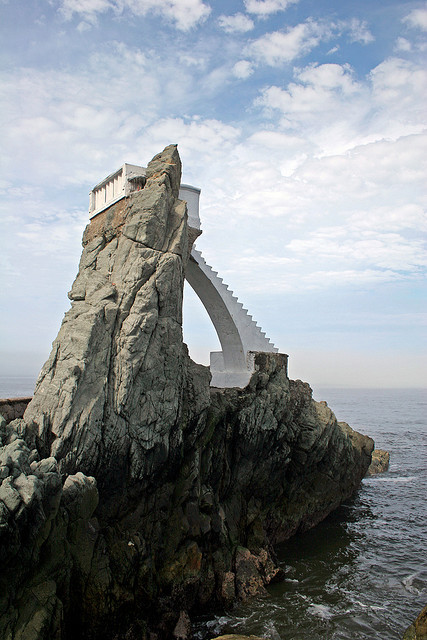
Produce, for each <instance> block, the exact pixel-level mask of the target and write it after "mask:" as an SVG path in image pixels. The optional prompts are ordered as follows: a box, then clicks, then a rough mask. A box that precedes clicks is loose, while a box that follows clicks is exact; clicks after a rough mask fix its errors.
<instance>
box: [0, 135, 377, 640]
mask: <svg viewBox="0 0 427 640" xmlns="http://www.w3.org/2000/svg"><path fill="white" fill-rule="evenodd" d="M180 175H181V163H180V159H179V155H178V152H177V149H176V147H175V146H170V147H167V148H166V149H165V150H164V151H163V152H162V153H161V154H159V155H158V156H156V157H155V158H154V159H153V160H152V162H151V163H150V164H149V166H148V170H147V183H146V186H145V188H144V189H143V190H142V191H139V192H136V193H135V194H133V195H132V196H131V197H129V198H128V199H126V200H124V201H120V202H119V203H116V204H115V205H113V206H112V207H110V208H109V209H107V210H106V211H104V212H102V213H101V214H99V215H98V216H96V217H95V218H94V219H93V220H92V221H91V223H90V224H89V225H88V227H87V228H86V230H85V233H84V236H83V247H84V248H83V253H82V257H81V261H80V266H79V273H78V275H77V278H76V280H75V282H74V284H73V287H72V289H71V292H70V294H69V297H70V299H71V301H72V304H71V309H70V310H69V311H68V312H67V314H66V315H65V318H64V321H63V323H62V326H61V329H60V331H59V334H58V336H57V338H56V340H55V341H54V343H53V348H52V353H51V355H50V357H49V359H48V361H47V362H46V364H45V366H44V367H43V369H42V371H41V374H40V376H39V379H38V382H37V386H36V390H35V394H34V398H33V400H32V401H31V403H30V404H29V406H28V408H27V410H26V411H25V414H24V417H23V419H18V420H14V421H13V422H11V423H10V424H9V425H8V426H5V425H4V424H3V425H2V426H1V432H0V436H1V443H0V444H1V445H2V447H1V449H0V456H1V458H0V472H1V478H2V480H3V482H2V485H1V487H0V544H1V553H2V572H1V577H0V581H1V584H0V586H1V589H0V636H1V637H2V638H3V637H4V638H5V639H10V640H12V638H13V639H14V640H47V639H51V638H56V639H57V640H70V639H72V640H74V638H83V639H87V640H97V639H99V638H103V640H108V638H111V639H112V638H117V639H119V638H123V639H124V638H126V639H127V640H131V639H132V638H138V639H141V638H144V637H148V635H147V634H148V633H149V632H150V633H151V634H153V633H154V634H157V635H155V636H150V637H158V638H162V637H176V638H182V637H185V636H187V635H188V634H189V629H190V619H191V615H192V612H193V611H195V610H197V611H200V610H201V609H203V608H212V607H213V606H218V605H224V604H225V605H227V604H230V603H231V602H232V601H233V599H235V598H236V597H237V598H243V597H246V596H248V595H251V594H253V593H256V592H257V591H259V590H262V589H263V588H264V585H266V584H268V582H269V581H271V580H272V579H273V578H277V577H278V571H277V569H276V567H275V565H274V554H273V552H272V545H274V544H275V543H277V542H279V541H281V540H284V539H286V538H288V537H289V536H291V535H293V534H295V533H297V532H298V531H301V530H304V529H307V528H309V527H311V526H313V525H315V524H316V523H317V522H319V521H320V520H321V519H322V518H324V517H325V516H326V515H327V514H328V513H329V512H330V511H331V510H333V509H334V508H335V507H337V506H338V505H339V504H340V502H342V500H344V499H345V498H347V497H349V496H350V495H351V494H352V493H353V492H354V491H355V490H356V489H357V487H358V485H359V483H360V480H361V479H362V477H363V476H364V475H365V473H366V470H367V468H368V466H369V463H370V459H371V452H372V449H373V442H372V440H371V439H370V438H367V437H365V436H362V435H360V434H358V433H356V432H355V431H353V430H352V429H351V428H350V427H349V426H348V425H346V424H345V423H338V422H337V421H336V418H335V416H334V414H333V413H332V412H331V411H330V409H329V408H328V407H327V405H326V404H325V403H317V402H314V401H313V399H312V397H311V390H310V388H309V386H308V385H307V384H305V383H303V382H301V381H291V380H289V379H288V376H287V356H285V355H281V354H262V353H259V354H256V355H255V373H254V374H253V376H252V378H251V380H250V383H249V385H248V386H247V387H246V388H245V389H243V390H240V389H214V388H210V386H209V380H210V373H209V370H208V369H207V368H206V367H202V366H200V365H197V364H195V363H194V362H192V361H191V360H190V358H189V357H188V353H187V349H186V347H185V345H184V344H183V341H182V328H181V324H182V290H183V282H184V277H185V268H186V264H187V260H188V256H189V250H190V248H191V247H189V241H188V232H187V216H186V206H185V203H184V202H181V201H180V200H179V199H178V189H179V184H180Z"/></svg>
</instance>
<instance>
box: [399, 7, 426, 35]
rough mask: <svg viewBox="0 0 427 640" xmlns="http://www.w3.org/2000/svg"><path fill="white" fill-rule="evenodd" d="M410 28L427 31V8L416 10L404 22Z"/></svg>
mask: <svg viewBox="0 0 427 640" xmlns="http://www.w3.org/2000/svg"><path fill="white" fill-rule="evenodd" d="M402 22H405V23H406V24H407V25H408V26H410V27H414V28H417V29H421V30H422V31H427V8H423V9H414V10H413V11H411V12H410V13H409V14H408V15H407V16H405V17H404V18H403V20H402Z"/></svg>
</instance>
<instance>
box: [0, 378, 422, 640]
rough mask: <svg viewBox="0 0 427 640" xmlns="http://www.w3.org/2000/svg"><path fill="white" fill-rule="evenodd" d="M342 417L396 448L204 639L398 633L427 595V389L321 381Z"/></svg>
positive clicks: (305, 639)
mask: <svg viewBox="0 0 427 640" xmlns="http://www.w3.org/2000/svg"><path fill="white" fill-rule="evenodd" d="M34 383H35V380H34V378H0V398H6V397H15V396H27V395H31V394H32V391H33V389H34ZM314 398H315V399H316V400H326V401H327V403H328V405H329V406H330V407H331V409H332V410H333V411H334V412H335V415H336V416H337V418H338V420H342V421H345V422H348V423H349V424H350V425H351V426H352V427H353V428H355V429H357V430H358V431H360V432H362V433H365V434H367V435H369V436H371V437H373V438H374V440H375V444H376V447H377V448H378V449H386V450H387V451H389V452H390V469H389V471H388V472H387V473H385V474H382V475H379V476H374V477H371V478H366V479H364V480H363V482H362V485H361V487H360V489H359V490H358V492H357V493H356V495H355V496H353V497H352V498H351V499H350V500H348V501H347V502H346V503H345V504H343V505H342V506H341V507H340V508H339V509H338V510H337V511H335V512H334V513H333V514H331V515H330V516H329V517H328V518H327V519H326V520H325V521H324V522H322V523H320V524H319V525H318V526H317V527H315V528H314V529H312V530H311V531H308V532H307V533H305V534H302V535H298V536H295V537H294V538H291V539H290V540H289V541H288V542H286V543H285V544H282V545H281V546H280V547H278V548H277V549H276V553H277V557H278V560H279V563H280V565H281V566H282V568H283V569H284V570H285V575H286V577H285V579H284V581H283V582H281V583H279V584H275V585H271V586H270V587H269V588H268V593H267V595H264V596H262V597H259V598H256V599H252V600H250V601H248V602H246V603H243V604H239V605H236V606H235V607H234V608H233V609H232V610H231V611H219V612H217V614H216V615H211V616H208V617H206V616H200V617H199V618H198V619H197V620H196V621H195V624H194V634H195V637H196V638H198V639H199V640H208V639H210V638H213V637H215V636H216V635H220V634H225V633H238V634H245V635H251V634H252V635H258V636H263V637H267V638H270V639H271V640H362V639H363V640H373V639H375V640H400V639H401V638H402V634H403V632H404V630H405V629H406V627H408V626H409V624H410V623H411V622H412V621H413V620H414V618H415V617H416V616H417V615H418V613H419V611H420V610H421V609H422V607H423V606H424V605H425V604H426V603H427V508H426V499H427V390H423V389H343V388H340V389H332V388H323V389H320V388H318V389H315V390H314Z"/></svg>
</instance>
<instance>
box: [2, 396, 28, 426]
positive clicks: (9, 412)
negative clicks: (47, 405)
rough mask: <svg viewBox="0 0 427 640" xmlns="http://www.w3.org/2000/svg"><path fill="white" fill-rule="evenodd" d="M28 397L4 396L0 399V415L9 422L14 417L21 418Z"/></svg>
mask: <svg viewBox="0 0 427 640" xmlns="http://www.w3.org/2000/svg"><path fill="white" fill-rule="evenodd" d="M30 400H31V397H30V398H4V399H2V400H0V416H3V418H4V419H5V420H6V422H11V421H12V420H15V418H22V416H23V415H24V411H25V409H26V408H27V406H28V403H29V402H30Z"/></svg>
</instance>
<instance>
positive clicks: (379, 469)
mask: <svg viewBox="0 0 427 640" xmlns="http://www.w3.org/2000/svg"><path fill="white" fill-rule="evenodd" d="M389 464H390V454H389V452H388V451H384V450H383V449H374V451H373V452H372V461H371V464H370V465H369V469H368V471H367V473H366V475H367V476H376V475H377V474H378V473H384V472H385V471H388V467H389Z"/></svg>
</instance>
